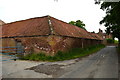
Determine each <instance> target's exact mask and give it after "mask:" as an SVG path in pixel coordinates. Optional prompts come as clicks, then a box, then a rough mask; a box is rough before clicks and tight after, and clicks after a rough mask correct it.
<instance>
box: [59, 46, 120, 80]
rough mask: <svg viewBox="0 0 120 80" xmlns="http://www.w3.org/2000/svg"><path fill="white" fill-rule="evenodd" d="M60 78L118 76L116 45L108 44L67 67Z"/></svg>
mask: <svg viewBox="0 0 120 80" xmlns="http://www.w3.org/2000/svg"><path fill="white" fill-rule="evenodd" d="M66 71H67V72H66V73H64V74H63V75H62V76H60V78H118V56H117V52H116V48H115V46H107V47H106V48H104V49H102V50H100V51H99V52H97V53H96V54H93V55H91V56H89V57H86V58H83V59H82V60H80V61H79V62H77V63H75V64H74V65H71V66H70V67H69V68H66Z"/></svg>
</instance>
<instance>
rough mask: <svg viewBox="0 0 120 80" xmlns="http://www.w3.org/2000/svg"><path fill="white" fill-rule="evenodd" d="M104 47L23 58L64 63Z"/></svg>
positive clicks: (96, 46) (95, 46)
mask: <svg viewBox="0 0 120 80" xmlns="http://www.w3.org/2000/svg"><path fill="white" fill-rule="evenodd" d="M104 47H105V46H104V45H102V44H101V45H94V46H90V47H87V48H74V49H71V50H69V51H68V52H61V51H58V53H57V54H56V55H55V56H46V55H45V54H44V53H39V54H34V53H33V54H29V55H26V56H25V57H23V58H22V59H24V60H34V61H62V60H69V59H75V58H79V57H84V56H87V55H89V54H92V53H95V52H97V51H99V50H100V49H102V48H104Z"/></svg>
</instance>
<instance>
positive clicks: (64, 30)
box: [50, 17, 92, 39]
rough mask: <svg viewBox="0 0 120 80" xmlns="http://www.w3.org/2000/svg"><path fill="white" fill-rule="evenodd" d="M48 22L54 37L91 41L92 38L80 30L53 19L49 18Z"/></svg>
mask: <svg viewBox="0 0 120 80" xmlns="http://www.w3.org/2000/svg"><path fill="white" fill-rule="evenodd" d="M50 20H51V22H52V26H53V29H54V31H55V34H56V35H62V36H70V37H79V38H88V39H92V36H90V34H88V32H87V31H86V30H84V29H82V28H79V27H77V26H74V25H71V24H68V23H66V22H63V21H61V20H58V19H55V18H53V17H51V18H50Z"/></svg>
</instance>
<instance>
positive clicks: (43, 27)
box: [0, 17, 50, 37]
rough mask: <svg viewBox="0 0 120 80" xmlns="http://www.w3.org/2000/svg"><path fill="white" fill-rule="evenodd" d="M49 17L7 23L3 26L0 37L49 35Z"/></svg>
mask: <svg viewBox="0 0 120 80" xmlns="http://www.w3.org/2000/svg"><path fill="white" fill-rule="evenodd" d="M47 19H48V18H47V17H41V18H32V19H27V20H22V21H17V22H13V23H8V24H5V25H3V27H2V36H0V37H17V36H35V35H49V34H50V30H49V27H48V26H49V25H48V20H47Z"/></svg>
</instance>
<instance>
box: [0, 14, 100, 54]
mask: <svg viewBox="0 0 120 80" xmlns="http://www.w3.org/2000/svg"><path fill="white" fill-rule="evenodd" d="M0 37H1V40H2V46H3V47H9V46H17V45H22V46H23V47H24V52H23V53H24V54H31V53H40V52H43V53H45V54H46V55H55V53H57V52H58V51H67V50H69V49H71V48H77V47H81V48H83V47H87V46H90V45H95V44H101V43H102V38H101V37H100V36H98V35H97V34H95V33H94V34H93V33H89V32H87V31H86V30H84V29H82V28H79V27H77V26H73V25H71V24H68V23H66V22H63V21H61V20H58V19H56V18H54V17H51V16H44V17H36V18H30V19H27V20H21V21H16V22H12V23H7V24H4V25H3V26H2V35H1V36H0Z"/></svg>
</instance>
